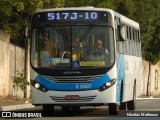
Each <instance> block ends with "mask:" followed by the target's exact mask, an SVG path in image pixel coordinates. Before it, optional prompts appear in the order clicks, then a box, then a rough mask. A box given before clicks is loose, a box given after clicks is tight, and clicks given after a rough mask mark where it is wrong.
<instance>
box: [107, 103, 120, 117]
mask: <svg viewBox="0 0 160 120" xmlns="http://www.w3.org/2000/svg"><path fill="white" fill-rule="evenodd" d="M108 107H109V115H117V113H118V105H117V104H116V103H109V104H108Z"/></svg>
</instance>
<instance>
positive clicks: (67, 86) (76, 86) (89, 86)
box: [35, 74, 111, 91]
mask: <svg viewBox="0 0 160 120" xmlns="http://www.w3.org/2000/svg"><path fill="white" fill-rule="evenodd" d="M110 80H111V78H110V77H109V76H108V75H107V74H104V75H103V76H102V77H100V78H98V79H95V80H93V81H92V82H87V83H55V82H54V81H50V80H48V79H46V78H45V77H43V76H41V75H38V76H37V77H36V79H35V81H36V82H38V83H39V84H41V85H42V86H44V87H45V88H47V89H49V90H65V91H67V90H68V91H71V90H73V91H74V90H75V91H76V90H93V89H98V88H99V87H101V86H102V85H103V84H104V83H106V82H108V81H110ZM85 86H86V87H85Z"/></svg>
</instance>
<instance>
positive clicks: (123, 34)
mask: <svg viewBox="0 0 160 120" xmlns="http://www.w3.org/2000/svg"><path fill="white" fill-rule="evenodd" d="M125 37H126V31H125V25H124V24H121V25H120V41H125Z"/></svg>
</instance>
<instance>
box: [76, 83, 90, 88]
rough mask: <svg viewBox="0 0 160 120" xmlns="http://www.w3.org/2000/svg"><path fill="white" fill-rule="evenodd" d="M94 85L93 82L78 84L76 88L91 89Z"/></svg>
mask: <svg viewBox="0 0 160 120" xmlns="http://www.w3.org/2000/svg"><path fill="white" fill-rule="evenodd" d="M91 87H92V84H76V89H89V88H91Z"/></svg>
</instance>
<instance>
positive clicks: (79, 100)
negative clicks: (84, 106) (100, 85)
mask: <svg viewBox="0 0 160 120" xmlns="http://www.w3.org/2000/svg"><path fill="white" fill-rule="evenodd" d="M95 97H96V96H85V97H79V99H78V100H66V99H65V97H57V96H50V98H51V99H52V100H54V101H55V102H88V101H92V100H94V99H95Z"/></svg>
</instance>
